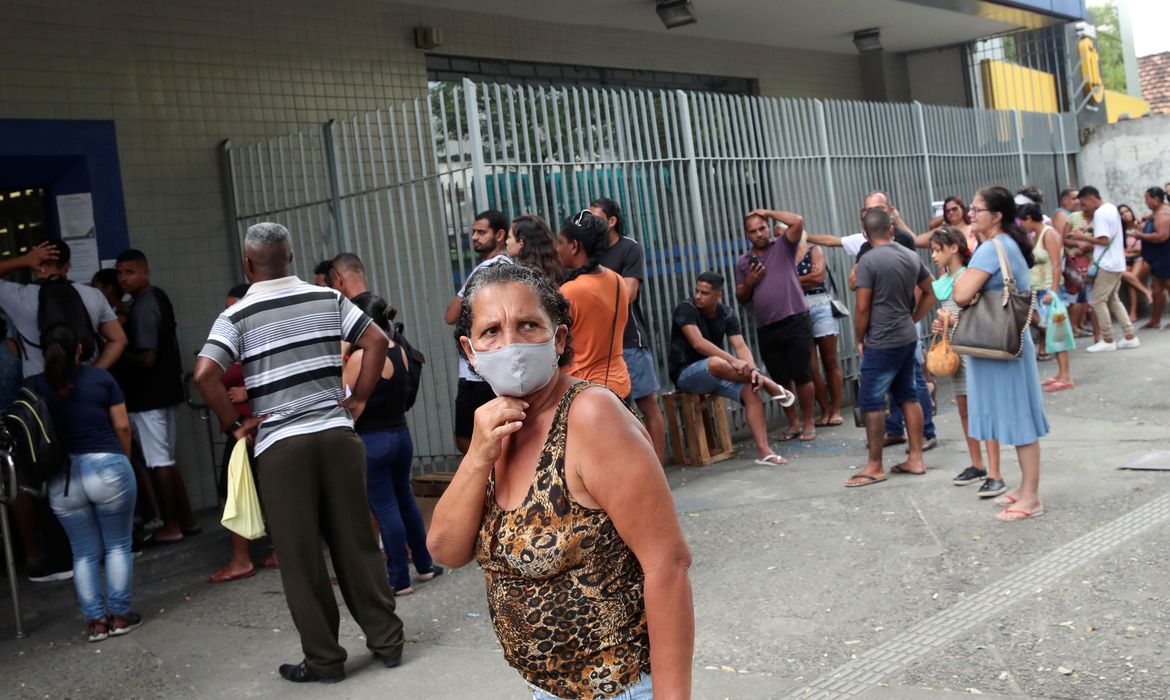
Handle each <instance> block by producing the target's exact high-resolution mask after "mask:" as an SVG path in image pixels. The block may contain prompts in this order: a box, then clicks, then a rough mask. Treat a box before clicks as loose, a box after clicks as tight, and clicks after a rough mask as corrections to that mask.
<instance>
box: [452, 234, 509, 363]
mask: <svg viewBox="0 0 1170 700" xmlns="http://www.w3.org/2000/svg"><path fill="white" fill-rule="evenodd" d="M511 262H512V258H509V257H508V256H507V255H505V254H503V253H500V254H499V255H494V256H492V257H490V258H488V259H487V260H484V261H483V262H481V263H480V264H478V265H476V266H475V267H474V268H472V270H471V273H470V274H469V275H467V279H465V280H464V281H463V286H462V287H460V288H459V291H458V292H455V295H456V296H458V297H460V298H462V297H463V292H465V291H467V283H468V282H470V281H471V278H472V277H475V273H477V272H479V271H480V270H482V269H484V268H485V267H491V266H492V265H498V264H499V263H511ZM459 378H460V379H464V380H467V381H469V382H482V381H483V377H481V376H479V375H478V374H476V373H475V372H474V371H472V369H471V365H470V364H468V363H467V360H466V359H465V358H464V357H463V356H462V355H460V356H459Z"/></svg>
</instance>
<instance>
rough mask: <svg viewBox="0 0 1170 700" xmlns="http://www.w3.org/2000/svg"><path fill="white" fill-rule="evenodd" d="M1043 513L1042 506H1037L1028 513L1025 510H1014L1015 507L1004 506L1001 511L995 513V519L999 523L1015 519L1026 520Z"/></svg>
mask: <svg viewBox="0 0 1170 700" xmlns="http://www.w3.org/2000/svg"><path fill="white" fill-rule="evenodd" d="M1041 515H1044V509H1043V508H1037V509H1036V510H1034V511H1032V512H1031V513H1029V512H1028V511H1026V510H1016V509H1015V508H1004V509H1003V511H1001V512H999V513H996V514H995V519H996V520H998V521H1000V522H1001V523H1012V522H1016V521H1017V520H1028V519H1029V518H1039V517H1040V516H1041Z"/></svg>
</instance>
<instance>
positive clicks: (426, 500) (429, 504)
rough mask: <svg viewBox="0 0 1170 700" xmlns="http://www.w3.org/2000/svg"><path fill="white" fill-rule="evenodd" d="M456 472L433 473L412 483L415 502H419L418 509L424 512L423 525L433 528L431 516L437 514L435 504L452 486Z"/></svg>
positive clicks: (422, 476) (416, 478)
mask: <svg viewBox="0 0 1170 700" xmlns="http://www.w3.org/2000/svg"><path fill="white" fill-rule="evenodd" d="M454 476H455V472H431V473H429V474H423V475H421V476H416V477H414V479H413V480H412V482H411V485H412V487H413V489H412V490H413V491H414V500H415V501H417V502H418V509H419V510H420V511H422V516H423V524H424V525H426V527H427V528H428V529H429V528H430V527H431V515H432V514H434V512H435V504H436V503H438V502H439V498H441V497H442V496H443V492H444V491H446V490H447V487H448V486H450V485H451V479H452V478H453V477H454Z"/></svg>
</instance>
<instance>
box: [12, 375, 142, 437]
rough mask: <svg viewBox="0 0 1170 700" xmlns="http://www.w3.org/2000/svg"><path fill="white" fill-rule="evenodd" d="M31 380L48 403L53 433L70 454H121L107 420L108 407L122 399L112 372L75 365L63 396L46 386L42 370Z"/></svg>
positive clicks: (110, 423) (112, 425)
mask: <svg viewBox="0 0 1170 700" xmlns="http://www.w3.org/2000/svg"><path fill="white" fill-rule="evenodd" d="M32 381H33V385H34V387H35V389H36V391H37V393H38V394H40V395H41V396H43V397H45V402H46V403H47V404H49V414H50V415H51V416H53V425H54V426H55V427H56V429H57V435H58V437H59V438H60V439H61V441H62V443H63V444H64V445H65V446H66V448H67V449H68V450H69V453H70V454H103V453H104V454H125V452H124V448H123V447H122V443H121V442H119V441H118V434H117V433H116V432H114V424H113V422H112V421H111V420H110V407H111V406H117V405H118V404H121V403H125V402H126V400H125V399H124V398H123V396H122V390H121V389H120V388H119V387H118V382H116V381H114V376H113V375H112V374H110V373H109V372H107V371H105V370H104V369H98V368H96V367H86V366H84V365H82V366H81V367H78V368H77V371H76V373H74V375H73V390H72V391H71V392H69V396H67V397H65V398H62V397H61V396H60V395H59V394H58V393H57V392H56V391H54V390H53V388H52V387H50V386H49V380H48V378H47V377H45V375H44V374H38V375H36V376H35V377H34V378H33V380H32Z"/></svg>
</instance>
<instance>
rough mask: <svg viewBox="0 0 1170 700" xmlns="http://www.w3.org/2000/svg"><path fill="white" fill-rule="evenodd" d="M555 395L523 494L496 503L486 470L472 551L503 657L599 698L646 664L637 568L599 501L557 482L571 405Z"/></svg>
mask: <svg viewBox="0 0 1170 700" xmlns="http://www.w3.org/2000/svg"><path fill="white" fill-rule="evenodd" d="M593 386H599V385H597V384H590V383H588V382H581V383H579V384H574V385H573V386H572V387H571V388H570V389H569V390H568V391H567V392H565V396H564V397H563V398H562V399H561V401H560V403H559V404H558V406H557V409H556V413H555V414H554V416H553V421H552V426H551V427H550V428H549V431H548V438H547V439H546V440H545V443H544V447H543V448H542V449H541V452H540V460H539V462H538V464H537V467H536V475H535V477H534V478H533V481H532V486H531V487H529V491H528V495H527V496H526V497H525V499H524V501H523V502H522V503H521V504H520V505H519V506H518V507H517V508H516V509H514V510H510V511H505V510H503V509H502V508H500V507H499V506H498V505H497V504H496V482H495V472H494V471H493V472H492V475H491V476H490V477H489V478H488V487H487V494H486V496H485V501H484V518H483V523H482V524H481V525H480V529H479V537H478V539H477V541H476V548H475V558H476V561H478V562H479V565H480V567H482V568H483V572H484V578H485V579H486V581H487V597H488V608H489V610H490V612H491V617H492V624H493V625H494V626H495V630H496V636H497V637H498V638H499V640H500V645H501V646H502V647H503V649H504V658H505V659H506V660H507V661H508V663H509V664H510V665H511V666H512V667H513V668H515V669H516V670H517V671H519V672H520V675H522V676H523V677H524V679H525V680H527V681H528V682H529V683H531V684H532V685H534V686H536V687H538V688H540V689H542V690H544V691H545V692H548V693H551V694H553V695H556V696H558V697H562V698H607V697H612V696H615V695H617V694H618V693H619V692H620V691H621V690H622V689H623V688H625V687H626V686H628V685H630V684H632V683H635V682H637V681H638V679H639V677H640V675H641V674H642V673H643V672H645V673H649V672H650V637H649V634H648V632H647V627H646V606H645V601H644V599H643V579H644V576H643V573H642V567H641V565H640V564H639V563H638V560H637V558H635V557H634V553H633V552H631V551H630V548H629V547H627V546H626V543H625V542H624V541H623V540H622V538H621V536H620V535H618V532H617V529H616V528H615V527H614V525H613V521H611V520H610V519H609V516H608V515H607V514H606V513H605V511H602V510H594V509H591V508H586V507H584V506H582V505H581V504H579V503H577V502H576V501H574V500H573V498H572V497H571V496H570V495H569V489H568V486H567V485H566V482H565V433H566V429H567V427H568V415H569V406H570V404H572V402H573V399H575V398H576V397H577V396H578V395H579V394H580V393H581V392H582V391H583V390H584V389H586V388H588V387H593Z"/></svg>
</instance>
